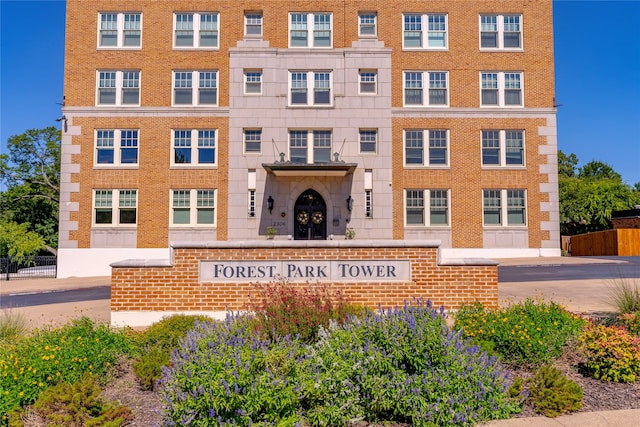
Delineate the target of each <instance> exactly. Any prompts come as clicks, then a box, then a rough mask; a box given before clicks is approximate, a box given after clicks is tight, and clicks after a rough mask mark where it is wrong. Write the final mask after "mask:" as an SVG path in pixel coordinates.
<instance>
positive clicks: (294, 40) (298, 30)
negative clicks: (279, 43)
mask: <svg viewBox="0 0 640 427" xmlns="http://www.w3.org/2000/svg"><path fill="white" fill-rule="evenodd" d="M331 17H332V15H331V13H327V12H316V13H299V12H294V13H290V14H289V47H331V46H332V31H333V23H332V19H331Z"/></svg>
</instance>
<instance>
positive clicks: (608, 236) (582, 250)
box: [571, 228, 640, 256]
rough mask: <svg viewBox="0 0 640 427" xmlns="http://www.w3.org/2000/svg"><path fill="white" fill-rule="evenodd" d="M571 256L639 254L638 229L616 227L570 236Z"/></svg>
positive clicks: (639, 231) (639, 232)
mask: <svg viewBox="0 0 640 427" xmlns="http://www.w3.org/2000/svg"><path fill="white" fill-rule="evenodd" d="M571 255H573V256H639V255H640V229H638V228H618V229H615V230H605V231H596V232H594V233H587V234H579V235H577V236H571Z"/></svg>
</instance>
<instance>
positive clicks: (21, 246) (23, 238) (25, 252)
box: [0, 222, 45, 257]
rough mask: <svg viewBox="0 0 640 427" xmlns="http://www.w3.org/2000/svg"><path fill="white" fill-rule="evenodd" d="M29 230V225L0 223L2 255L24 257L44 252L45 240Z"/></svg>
mask: <svg viewBox="0 0 640 427" xmlns="http://www.w3.org/2000/svg"><path fill="white" fill-rule="evenodd" d="M28 228H29V224H28V223H22V224H16V223H15V222H0V255H2V256H4V255H9V256H12V257H23V256H30V255H35V254H37V253H38V252H40V251H41V250H43V249H44V247H45V244H44V239H43V238H42V237H41V236H40V235H38V233H35V232H33V231H29V230H28Z"/></svg>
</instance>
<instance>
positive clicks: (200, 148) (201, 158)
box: [171, 129, 216, 166]
mask: <svg viewBox="0 0 640 427" xmlns="http://www.w3.org/2000/svg"><path fill="white" fill-rule="evenodd" d="M171 146H172V147H173V150H172V151H173V156H172V159H171V164H172V165H173V166H215V165H216V130H215V129H174V130H173V131H172V132H171Z"/></svg>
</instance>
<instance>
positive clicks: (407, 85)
mask: <svg viewBox="0 0 640 427" xmlns="http://www.w3.org/2000/svg"><path fill="white" fill-rule="evenodd" d="M403 83H404V90H403V94H404V106H405V107H442V106H445V107H446V106H448V105H449V73H448V72H446V71H405V72H404V82H403ZM425 89H426V90H425ZM425 92H426V93H425Z"/></svg>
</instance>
